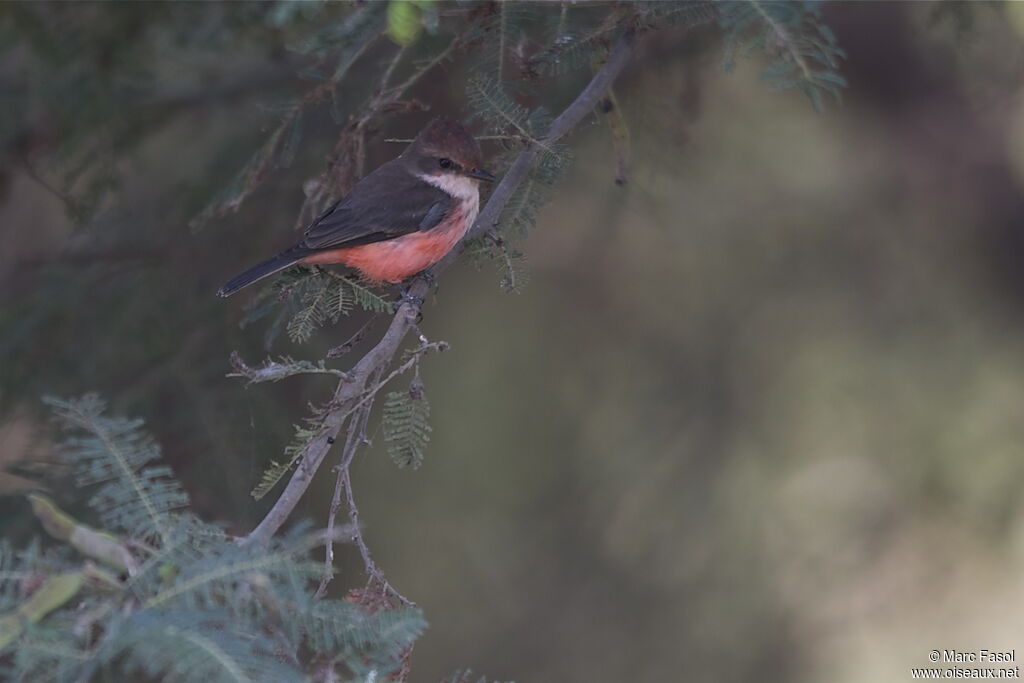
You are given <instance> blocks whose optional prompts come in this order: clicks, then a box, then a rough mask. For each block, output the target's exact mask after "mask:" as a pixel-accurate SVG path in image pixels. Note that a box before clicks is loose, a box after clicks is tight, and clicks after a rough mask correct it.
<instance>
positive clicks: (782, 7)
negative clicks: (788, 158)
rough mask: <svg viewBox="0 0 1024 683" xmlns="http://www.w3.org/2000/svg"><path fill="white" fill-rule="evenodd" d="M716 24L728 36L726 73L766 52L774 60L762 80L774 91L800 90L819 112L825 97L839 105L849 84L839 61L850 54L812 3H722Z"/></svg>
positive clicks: (731, 0) (769, 0)
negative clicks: (740, 61)
mask: <svg viewBox="0 0 1024 683" xmlns="http://www.w3.org/2000/svg"><path fill="white" fill-rule="evenodd" d="M716 6H717V8H718V20H719V24H720V25H721V27H722V28H723V29H724V30H725V31H726V38H725V41H726V42H725V59H724V64H725V68H726V69H731V68H732V67H733V66H734V65H735V63H736V59H737V57H746V56H749V55H751V54H752V53H754V52H762V53H764V54H766V55H767V56H768V58H769V59H770V60H771V61H770V62H769V64H768V66H766V67H765V68H764V69H763V70H762V71H761V78H763V79H764V80H765V81H767V82H768V83H769V85H771V86H772V87H773V88H775V89H779V90H783V89H788V88H796V89H798V90H800V91H801V92H802V93H804V94H805V95H807V97H808V98H809V99H810V100H811V104H812V105H813V106H814V108H815V110H817V111H821V110H822V109H824V106H825V103H824V97H823V96H824V95H825V94H830V95H832V96H833V97H835V99H836V100H837V101H838V100H839V98H840V94H841V88H843V87H845V86H846V79H845V78H843V77H842V76H841V75H840V74H839V60H840V59H842V58H844V57H845V56H846V53H845V52H844V51H843V49H842V48H840V47H839V44H838V42H837V41H836V37H835V35H834V34H833V33H832V31H831V29H829V27H828V26H826V25H825V24H823V23H822V22H821V17H820V13H819V11H818V8H817V7H816V6H815V5H814V4H812V3H811V2H809V1H807V0H805V1H804V2H796V1H780V0H744V1H740V0H728V1H725V2H719V3H718V4H717V5H716Z"/></svg>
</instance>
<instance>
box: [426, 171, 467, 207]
mask: <svg viewBox="0 0 1024 683" xmlns="http://www.w3.org/2000/svg"><path fill="white" fill-rule="evenodd" d="M417 175H418V176H419V179H420V180H422V181H424V182H427V183H430V184H431V185H433V186H434V187H436V188H438V189H441V190H444V191H445V192H447V193H448V194H450V195H451V196H452V197H454V198H455V199H458V200H460V201H463V202H474V203H479V201H480V191H479V189H478V188H477V184H476V181H475V180H472V179H470V178H467V177H465V176H461V175H456V174H454V173H442V174H441V175H436V176H434V175H429V174H427V173H419V174H417Z"/></svg>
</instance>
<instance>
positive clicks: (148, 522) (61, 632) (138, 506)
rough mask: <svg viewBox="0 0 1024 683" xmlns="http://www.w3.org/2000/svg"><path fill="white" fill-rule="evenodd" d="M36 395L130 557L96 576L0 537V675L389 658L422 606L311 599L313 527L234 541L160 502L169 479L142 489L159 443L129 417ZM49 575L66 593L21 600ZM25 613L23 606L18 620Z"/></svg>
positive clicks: (408, 639)
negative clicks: (0, 541) (121, 568)
mask: <svg viewBox="0 0 1024 683" xmlns="http://www.w3.org/2000/svg"><path fill="white" fill-rule="evenodd" d="M49 403H50V404H51V405H52V406H53V407H54V410H55V411H56V413H57V415H58V418H59V419H60V421H61V422H63V423H65V424H66V425H68V426H69V429H70V431H71V435H70V436H69V437H68V439H67V440H66V441H65V442H64V445H63V446H62V451H63V453H64V455H65V457H66V458H67V459H68V461H69V463H70V464H71V465H72V467H73V468H74V469H75V471H76V472H78V473H79V477H78V481H79V483H80V484H82V485H85V486H92V485H95V484H97V483H98V484H100V485H101V486H102V487H103V488H101V493H103V492H104V491H106V492H105V493H103V495H102V496H99V497H94V501H93V504H94V505H95V506H96V507H97V508H99V511H100V515H101V518H102V519H106V520H112V521H113V522H114V528H116V529H118V530H122V531H125V532H130V533H132V535H131V536H130V537H129V538H130V540H131V541H132V543H131V544H130V547H131V548H132V549H133V552H136V553H138V555H139V557H138V562H137V563H133V566H134V568H133V570H132V571H131V574H130V575H128V576H122V577H107V578H104V579H103V580H102V581H100V580H99V579H100V578H101V575H99V574H97V572H96V570H95V568H91V567H90V565H89V564H88V563H86V564H85V565H81V564H80V563H81V560H80V559H79V558H77V557H75V556H74V555H69V554H68V553H51V554H47V555H46V556H41V555H40V554H39V553H38V551H37V550H36V546H30V548H29V549H28V550H27V551H24V552H21V553H18V552H15V551H13V550H11V549H10V547H8V546H7V545H6V544H5V545H2V546H0V610H4V612H5V613H3V614H0V635H2V632H3V631H4V628H5V624H9V625H11V626H12V627H13V628H15V629H16V630H14V631H13V632H12V633H11V634H10V636H9V638H7V640H9V641H10V642H6V641H5V640H3V639H0V673H2V674H3V675H4V676H6V679H5V680H57V681H80V680H89V679H90V678H91V677H92V676H95V675H98V674H99V673H100V672H101V671H102V672H103V674H104V675H105V676H107V677H110V676H114V677H115V678H116V679H118V680H139V679H140V678H148V679H154V680H155V679H159V680H166V681H195V680H204V681H210V682H221V681H231V682H237V681H267V682H268V683H269V682H274V683H286V682H288V681H296V682H298V681H305V680H308V676H309V675H310V674H311V673H313V672H314V671H315V672H317V673H318V675H321V676H323V675H326V673H327V672H333V675H334V676H338V675H341V676H357V677H361V678H365V677H367V676H376V677H380V678H383V677H386V676H387V675H389V674H390V673H391V672H393V671H396V670H398V669H399V668H400V666H401V660H402V656H403V653H404V652H405V651H406V650H407V649H408V648H409V647H410V646H411V644H412V643H413V642H414V641H415V639H416V638H418V637H419V635H420V634H421V633H422V631H423V628H424V626H425V624H424V622H423V619H422V616H421V615H420V613H419V611H418V610H413V609H398V610H394V609H380V608H376V609H369V608H367V607H365V606H363V605H360V604H356V603H353V602H347V601H339V600H324V599H319V600H318V599H314V598H313V594H314V590H315V584H316V583H317V582H318V581H319V580H320V579H321V578H322V577H323V576H324V573H325V571H326V567H325V566H324V564H323V563H322V562H319V561H314V560H313V558H312V557H311V553H312V552H313V551H314V550H316V549H317V548H318V547H319V546H321V545H322V544H323V543H324V542H325V540H326V537H325V536H324V534H323V533H311V532H310V530H309V528H308V527H307V526H302V525H300V526H299V527H297V528H295V529H293V530H292V531H290V532H289V533H287V534H284V535H282V536H279V537H277V538H275V539H273V540H271V541H270V542H269V543H268V544H267V545H265V546H256V545H246V544H239V543H238V542H236V540H235V539H233V538H231V537H230V536H228V535H227V534H225V533H224V531H223V530H221V529H220V528H218V527H216V526H214V525H210V524H207V523H205V522H202V521H200V520H198V519H196V518H195V517H193V516H191V515H189V514H188V513H185V512H179V511H177V510H176V509H175V506H171V505H169V504H166V501H169V500H171V499H172V498H173V497H169V496H168V495H167V494H166V491H177V492H179V494H180V491H181V489H180V486H179V485H178V484H177V482H176V481H174V480H173V479H171V478H170V477H169V473H167V472H164V473H161V474H160V478H161V480H162V481H164V482H165V483H164V485H163V487H162V488H161V489H159V490H158V489H155V488H154V487H153V485H152V480H153V477H152V476H151V475H150V471H151V470H154V469H158V468H157V466H154V465H152V464H150V463H151V462H152V461H153V460H154V459H155V458H156V457H157V455H158V454H159V450H158V449H157V448H156V446H155V444H154V443H153V441H152V439H151V438H150V437H149V436H148V435H146V434H145V433H144V432H143V431H142V429H141V423H140V422H139V421H138V420H126V419H123V418H114V417H108V416H105V415H104V414H103V403H102V401H100V400H99V399H98V398H96V397H94V396H87V397H85V398H82V399H77V400H70V401H64V400H56V399H50V400H49ZM110 487H116V490H114V491H113V492H111V491H109V490H107V489H110ZM133 495H134V497H135V499H134V500H132V496H133ZM161 501H165V502H163V503H162V502H161ZM139 510H150V512H148V513H143V514H140V513H139ZM154 529H155V530H158V531H159V533H157V534H154V533H151V531H153V530H154ZM333 540H342V537H336V538H334V539H333ZM80 566H81V568H79V567H80ZM58 579H59V580H64V579H67V580H68V586H69V590H61V591H57V590H52V591H50V593H49V595H48V597H47V599H46V604H45V607H34V608H29V607H28V605H29V604H30V603H32V602H33V600H34V601H35V602H36V603H39V595H40V593H41V591H42V590H46V586H48V585H53V586H56V583H55V581H57V580H58ZM71 580H73V583H71ZM40 586H42V587H40ZM72 586H73V587H74V590H70V588H71V587H72ZM12 610H16V611H12ZM27 614H31V615H35V616H33V617H31V618H30V619H29V620H25V619H24V617H22V616H19V615H27ZM35 622H38V623H35Z"/></svg>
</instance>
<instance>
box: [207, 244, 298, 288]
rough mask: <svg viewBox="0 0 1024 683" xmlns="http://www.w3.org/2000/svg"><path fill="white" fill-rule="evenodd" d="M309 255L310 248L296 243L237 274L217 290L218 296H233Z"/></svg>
mask: <svg viewBox="0 0 1024 683" xmlns="http://www.w3.org/2000/svg"><path fill="white" fill-rule="evenodd" d="M308 255H309V249H307V248H305V247H303V246H298V245H296V246H294V247H292V248H291V249H285V250H284V251H282V252H281V253H280V254H278V255H277V256H273V257H271V258H268V259H267V260H266V261H264V262H263V263H257V264H256V265H255V266H253V267H252V268H250V269H249V270H247V271H245V272H244V273H242V274H241V275H236V276H235V277H233V278H231V279H230V280H228V281H227V283H226V284H225V285H224V286H223V287H221V288H220V289H219V290H217V296H231V295H232V294H234V293H235V292H237V291H238V290H240V289H241V288H242V287H247V286H249V285H251V284H252V283H254V282H256V281H257V280H262V279H263V278H265V277H267V276H268V275H273V274H274V273H276V272H277V271H279V270H284V269H285V268H287V267H288V266H290V265H292V264H293V263H295V262H297V261H298V260H299V259H301V258H302V257H303V256H308Z"/></svg>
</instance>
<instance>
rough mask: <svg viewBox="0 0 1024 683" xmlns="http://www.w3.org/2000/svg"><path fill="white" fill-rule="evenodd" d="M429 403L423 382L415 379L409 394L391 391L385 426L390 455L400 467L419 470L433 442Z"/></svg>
mask: <svg viewBox="0 0 1024 683" xmlns="http://www.w3.org/2000/svg"><path fill="white" fill-rule="evenodd" d="M429 418H430V403H429V402H428V401H427V396H426V393H425V391H424V387H423V382H422V381H420V378H419V377H418V376H417V377H414V378H413V380H412V382H410V384H409V388H408V389H407V390H406V391H391V392H388V395H387V397H386V399H385V401H384V417H383V421H382V426H383V430H384V440H385V441H386V442H387V444H388V455H390V456H391V460H392V461H394V463H395V464H396V465H398V466H399V467H412V468H413V469H416V468H418V467H419V466H420V465H422V464H423V451H424V450H425V449H426V447H427V442H429V441H430V432H431V428H430V424H429Z"/></svg>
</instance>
